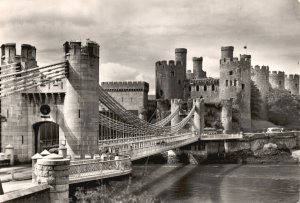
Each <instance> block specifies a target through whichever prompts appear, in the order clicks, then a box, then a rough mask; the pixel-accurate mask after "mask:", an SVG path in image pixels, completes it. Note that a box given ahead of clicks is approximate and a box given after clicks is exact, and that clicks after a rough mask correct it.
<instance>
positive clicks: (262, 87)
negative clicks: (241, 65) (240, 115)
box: [251, 65, 270, 119]
mask: <svg viewBox="0 0 300 203" xmlns="http://www.w3.org/2000/svg"><path fill="white" fill-rule="evenodd" d="M251 80H252V81H253V82H254V84H255V85H256V86H257V88H258V89H259V92H260V96H261V100H262V105H261V111H260V117H261V118H262V119H268V111H267V99H268V95H269V91H270V85H269V67H268V66H262V67H259V66H257V65H256V66H255V67H254V68H252V69H251Z"/></svg>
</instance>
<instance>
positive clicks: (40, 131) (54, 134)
mask: <svg viewBox="0 0 300 203" xmlns="http://www.w3.org/2000/svg"><path fill="white" fill-rule="evenodd" d="M33 131H34V140H35V153H40V152H42V151H43V150H44V149H46V150H50V149H53V148H58V146H59V125H58V124H56V123H53V122H49V121H45V122H39V123H36V124H34V125H33Z"/></svg>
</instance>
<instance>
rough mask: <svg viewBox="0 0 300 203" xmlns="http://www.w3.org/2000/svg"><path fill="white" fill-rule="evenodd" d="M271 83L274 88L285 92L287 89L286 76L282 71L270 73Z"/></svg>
mask: <svg viewBox="0 0 300 203" xmlns="http://www.w3.org/2000/svg"><path fill="white" fill-rule="evenodd" d="M269 81H270V84H271V87H272V88H278V89H281V90H284V88H285V76H284V72H282V71H278V72H277V71H272V72H269Z"/></svg>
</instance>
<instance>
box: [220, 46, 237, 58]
mask: <svg viewBox="0 0 300 203" xmlns="http://www.w3.org/2000/svg"><path fill="white" fill-rule="evenodd" d="M233 50H234V47H233V46H226V47H221V59H224V58H233Z"/></svg>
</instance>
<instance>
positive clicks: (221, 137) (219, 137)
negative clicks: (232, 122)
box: [200, 134, 243, 140]
mask: <svg viewBox="0 0 300 203" xmlns="http://www.w3.org/2000/svg"><path fill="white" fill-rule="evenodd" d="M242 138H243V134H202V135H201V137H200V139H201V140H225V139H242Z"/></svg>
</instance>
